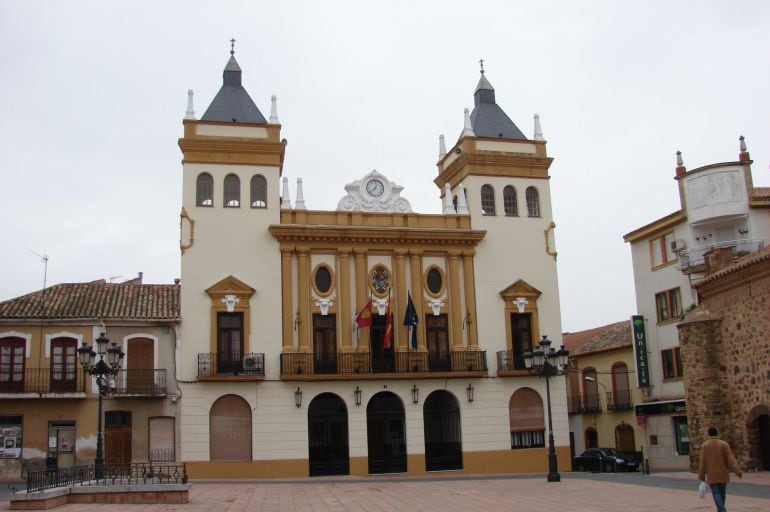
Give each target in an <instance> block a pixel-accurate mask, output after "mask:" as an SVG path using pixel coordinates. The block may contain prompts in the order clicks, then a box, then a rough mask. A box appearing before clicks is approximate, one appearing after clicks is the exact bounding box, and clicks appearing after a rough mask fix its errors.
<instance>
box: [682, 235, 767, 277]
mask: <svg viewBox="0 0 770 512" xmlns="http://www.w3.org/2000/svg"><path fill="white" fill-rule="evenodd" d="M764 246H765V241H764V240H762V239H749V238H745V239H742V240H728V241H725V242H714V243H711V244H705V245H699V246H698V247H693V248H692V249H687V250H684V251H681V252H680V253H679V268H680V269H681V270H682V271H683V272H686V271H690V270H695V269H697V268H699V267H702V266H703V265H705V263H706V261H705V255H706V253H707V252H709V251H712V250H714V249H724V248H728V247H729V248H732V250H733V258H739V257H741V256H744V255H746V254H749V253H752V252H754V251H758V250H759V249H761V248H762V247H764Z"/></svg>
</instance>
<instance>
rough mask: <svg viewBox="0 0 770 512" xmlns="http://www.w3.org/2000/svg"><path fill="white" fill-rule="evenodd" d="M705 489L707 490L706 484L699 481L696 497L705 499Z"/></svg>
mask: <svg viewBox="0 0 770 512" xmlns="http://www.w3.org/2000/svg"><path fill="white" fill-rule="evenodd" d="M706 489H708V484H707V483H706V482H704V481H703V480H701V481H700V483H699V484H698V497H699V498H701V499H703V498H705V497H706Z"/></svg>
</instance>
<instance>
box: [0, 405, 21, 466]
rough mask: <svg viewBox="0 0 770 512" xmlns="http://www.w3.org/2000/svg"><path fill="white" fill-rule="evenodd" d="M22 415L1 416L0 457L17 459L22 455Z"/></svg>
mask: <svg viewBox="0 0 770 512" xmlns="http://www.w3.org/2000/svg"><path fill="white" fill-rule="evenodd" d="M21 434H22V417H21V416H11V415H6V416H0V458H4V459H16V458H19V457H21V447H22V446H23V445H24V443H23V442H22V438H21Z"/></svg>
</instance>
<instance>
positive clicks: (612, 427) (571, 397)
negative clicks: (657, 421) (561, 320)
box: [564, 320, 644, 454]
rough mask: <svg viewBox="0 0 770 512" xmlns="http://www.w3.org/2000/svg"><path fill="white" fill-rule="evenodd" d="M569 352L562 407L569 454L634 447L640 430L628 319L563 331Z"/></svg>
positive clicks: (637, 446)
mask: <svg viewBox="0 0 770 512" xmlns="http://www.w3.org/2000/svg"><path fill="white" fill-rule="evenodd" d="M564 346H565V348H567V350H569V351H570V355H569V362H570V364H569V371H568V372H567V408H568V412H569V424H570V441H571V443H572V449H573V454H580V453H582V452H583V451H584V450H587V449H588V448H605V447H609V448H615V449H616V450H618V451H622V452H636V451H639V450H640V448H641V441H642V439H643V437H644V433H643V431H642V430H641V427H639V426H638V425H637V422H636V417H635V415H634V406H635V405H637V404H639V403H641V390H640V389H639V388H638V387H637V386H636V382H635V375H634V373H633V368H634V349H633V334H632V330H631V322H630V321H629V320H625V321H622V322H616V323H614V324H610V325H605V326H602V327H596V328H593V329H587V330H585V331H579V332H570V333H566V334H564Z"/></svg>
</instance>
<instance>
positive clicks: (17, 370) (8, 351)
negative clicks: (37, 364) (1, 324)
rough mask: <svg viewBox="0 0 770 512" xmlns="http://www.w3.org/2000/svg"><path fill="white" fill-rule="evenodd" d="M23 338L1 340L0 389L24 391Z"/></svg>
mask: <svg viewBox="0 0 770 512" xmlns="http://www.w3.org/2000/svg"><path fill="white" fill-rule="evenodd" d="M24 347H25V341H24V339H23V338H6V339H3V340H0V391H5V392H9V391H10V392H16V393H18V392H22V391H24V352H25V348H24Z"/></svg>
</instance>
